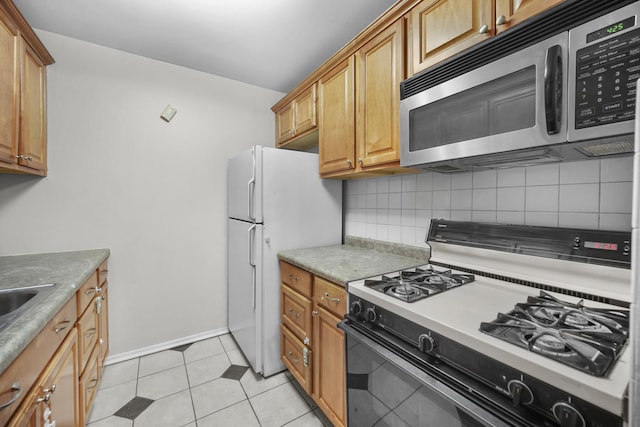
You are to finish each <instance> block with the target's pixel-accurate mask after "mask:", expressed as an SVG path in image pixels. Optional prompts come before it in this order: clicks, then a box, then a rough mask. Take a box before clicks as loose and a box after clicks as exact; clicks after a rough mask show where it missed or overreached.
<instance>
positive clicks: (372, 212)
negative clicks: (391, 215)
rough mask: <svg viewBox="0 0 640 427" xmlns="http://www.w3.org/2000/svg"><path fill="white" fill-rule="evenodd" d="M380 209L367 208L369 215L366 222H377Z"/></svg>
mask: <svg viewBox="0 0 640 427" xmlns="http://www.w3.org/2000/svg"><path fill="white" fill-rule="evenodd" d="M377 217H378V210H377V209H367V217H366V220H365V222H366V223H367V224H375V223H376V222H377Z"/></svg>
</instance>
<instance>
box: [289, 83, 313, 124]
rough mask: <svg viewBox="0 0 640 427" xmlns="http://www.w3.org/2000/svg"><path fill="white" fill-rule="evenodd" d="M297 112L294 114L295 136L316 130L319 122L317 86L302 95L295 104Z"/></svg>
mask: <svg viewBox="0 0 640 427" xmlns="http://www.w3.org/2000/svg"><path fill="white" fill-rule="evenodd" d="M293 105H294V108H295V112H294V114H293V117H294V123H295V131H294V133H295V135H296V136H297V135H300V134H302V133H304V132H307V131H308V130H311V129H314V128H315V127H316V126H317V124H318V121H317V119H316V117H317V114H316V85H315V84H314V85H313V86H311V87H310V88H309V89H307V90H305V91H304V92H303V93H302V94H300V95H299V96H298V97H297V98H296V100H295V101H294V103H293Z"/></svg>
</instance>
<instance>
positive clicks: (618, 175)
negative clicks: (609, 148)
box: [600, 156, 633, 182]
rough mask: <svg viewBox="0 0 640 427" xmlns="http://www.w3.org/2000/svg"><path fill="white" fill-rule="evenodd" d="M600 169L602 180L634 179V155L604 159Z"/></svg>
mask: <svg viewBox="0 0 640 427" xmlns="http://www.w3.org/2000/svg"><path fill="white" fill-rule="evenodd" d="M600 169H601V175H600V180H601V181H602V182H618V181H631V180H632V179H633V156H627V157H616V158H612V159H602V160H601V161H600Z"/></svg>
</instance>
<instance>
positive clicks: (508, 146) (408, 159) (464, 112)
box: [400, 1, 640, 172]
mask: <svg viewBox="0 0 640 427" xmlns="http://www.w3.org/2000/svg"><path fill="white" fill-rule="evenodd" d="M565 3H566V4H561V5H562V7H557V8H556V9H553V10H551V11H549V13H547V14H544V15H543V16H541V17H539V18H538V19H534V20H533V21H532V22H531V23H528V24H522V28H518V27H515V28H514V29H513V31H508V32H505V33H504V34H501V35H498V36H496V37H494V38H493V39H495V40H492V39H490V40H488V41H487V42H486V43H484V44H481V45H479V46H477V47H476V48H475V49H473V50H471V51H469V52H465V53H463V54H461V55H458V56H457V57H454V58H452V59H450V60H449V61H447V62H446V63H443V64H441V65H436V66H435V67H432V68H431V69H428V70H425V72H424V73H422V74H419V75H416V76H414V77H412V78H410V79H408V80H405V81H404V82H402V84H401V101H400V133H401V160H400V162H401V165H403V166H412V167H415V166H420V167H426V168H429V169H433V170H437V171H442V172H456V171H462V170H469V169H476V168H501V167H509V166H517V165H533V164H540V163H548V162H558V161H563V160H576V159H587V158H593V157H596V156H604V155H625V154H632V153H633V131H634V114H635V92H636V81H637V80H638V78H640V22H639V21H638V16H639V15H640V2H637V1H636V2H629V1H626V2H625V1H609V2H602V1H597V2H593V1H569V2H565ZM594 16H596V17H595V18H594ZM581 21H582V22H581ZM576 23H577V24H576ZM572 25H573V26H572ZM559 28H560V30H561V31H558V29H559ZM532 40H534V42H533V43H532ZM467 70H469V71H467Z"/></svg>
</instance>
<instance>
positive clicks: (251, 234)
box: [248, 224, 256, 309]
mask: <svg viewBox="0 0 640 427" xmlns="http://www.w3.org/2000/svg"><path fill="white" fill-rule="evenodd" d="M248 234H249V260H248V261H249V265H250V266H251V301H252V303H251V304H252V306H251V307H252V308H253V309H255V308H256V263H255V260H254V259H253V249H254V243H255V235H256V224H253V225H252V226H251V227H249V231H248Z"/></svg>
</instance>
